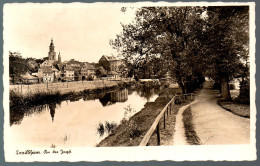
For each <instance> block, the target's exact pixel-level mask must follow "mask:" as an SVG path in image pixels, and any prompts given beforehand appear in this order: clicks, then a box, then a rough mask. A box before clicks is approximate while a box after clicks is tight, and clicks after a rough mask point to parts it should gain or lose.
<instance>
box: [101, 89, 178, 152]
mask: <svg viewBox="0 0 260 166" xmlns="http://www.w3.org/2000/svg"><path fill="white" fill-rule="evenodd" d="M180 92H181V90H180V89H172V88H167V89H164V90H162V92H161V93H160V96H159V97H158V98H157V99H156V100H155V101H154V102H148V103H146V104H145V106H144V108H143V109H142V110H141V111H139V112H138V113H136V114H134V115H133V116H132V117H131V118H130V119H129V120H124V121H123V122H121V123H120V124H119V125H118V127H116V128H115V130H114V132H112V133H110V134H109V135H108V137H106V138H105V139H103V140H102V141H101V142H100V143H99V144H98V145H97V146H98V147H109V146H138V145H139V144H140V142H141V141H142V139H143V137H144V135H145V134H146V132H147V131H148V130H149V129H150V127H151V125H152V124H153V122H154V120H155V118H156V117H157V116H158V114H159V113H160V112H161V110H162V109H163V108H164V106H165V105H166V104H167V103H168V102H169V101H170V99H171V98H172V97H173V95H174V94H177V93H180ZM126 110H127V109H126Z"/></svg>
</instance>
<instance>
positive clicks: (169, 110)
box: [139, 93, 193, 146]
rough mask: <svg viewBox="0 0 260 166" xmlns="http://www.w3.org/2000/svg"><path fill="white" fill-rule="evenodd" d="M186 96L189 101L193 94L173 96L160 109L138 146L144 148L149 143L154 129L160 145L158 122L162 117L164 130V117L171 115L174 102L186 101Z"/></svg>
mask: <svg viewBox="0 0 260 166" xmlns="http://www.w3.org/2000/svg"><path fill="white" fill-rule="evenodd" d="M187 96H190V97H191V99H192V98H193V94H192V93H189V94H183V95H177V96H174V97H173V98H172V99H171V100H170V102H168V103H167V104H166V106H165V107H164V108H163V109H162V111H161V112H160V114H159V115H158V116H157V117H156V119H155V121H154V122H153V124H152V126H151V127H150V129H149V130H148V132H147V133H146V134H145V136H144V138H143V140H142V141H141V143H140V144H139V146H146V145H147V143H148V142H149V140H150V138H151V136H152V134H153V133H154V131H155V129H156V133H157V144H158V145H160V144H161V135H160V120H161V118H162V117H163V126H164V129H165V128H166V115H167V117H168V116H169V114H170V115H171V113H172V110H173V106H174V104H175V100H176V99H182V98H183V99H186V98H187Z"/></svg>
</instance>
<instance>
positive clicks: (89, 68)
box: [82, 63, 96, 70]
mask: <svg viewBox="0 0 260 166" xmlns="http://www.w3.org/2000/svg"><path fill="white" fill-rule="evenodd" d="M82 68H85V69H87V70H95V69H96V68H95V66H94V65H93V64H90V63H84V65H83V66H82Z"/></svg>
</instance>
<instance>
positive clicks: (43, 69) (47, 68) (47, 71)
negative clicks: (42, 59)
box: [41, 66, 53, 73]
mask: <svg viewBox="0 0 260 166" xmlns="http://www.w3.org/2000/svg"><path fill="white" fill-rule="evenodd" d="M41 70H42V72H43V73H53V71H52V68H51V66H44V67H42V68H41Z"/></svg>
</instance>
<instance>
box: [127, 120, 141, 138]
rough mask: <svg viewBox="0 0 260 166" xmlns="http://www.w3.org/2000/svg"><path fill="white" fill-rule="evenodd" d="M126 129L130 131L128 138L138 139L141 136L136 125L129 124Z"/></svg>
mask: <svg viewBox="0 0 260 166" xmlns="http://www.w3.org/2000/svg"><path fill="white" fill-rule="evenodd" d="M128 127H129V131H130V133H129V137H130V138H135V137H139V136H140V135H141V131H140V127H138V125H137V124H134V123H133V122H130V124H129V126H128Z"/></svg>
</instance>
